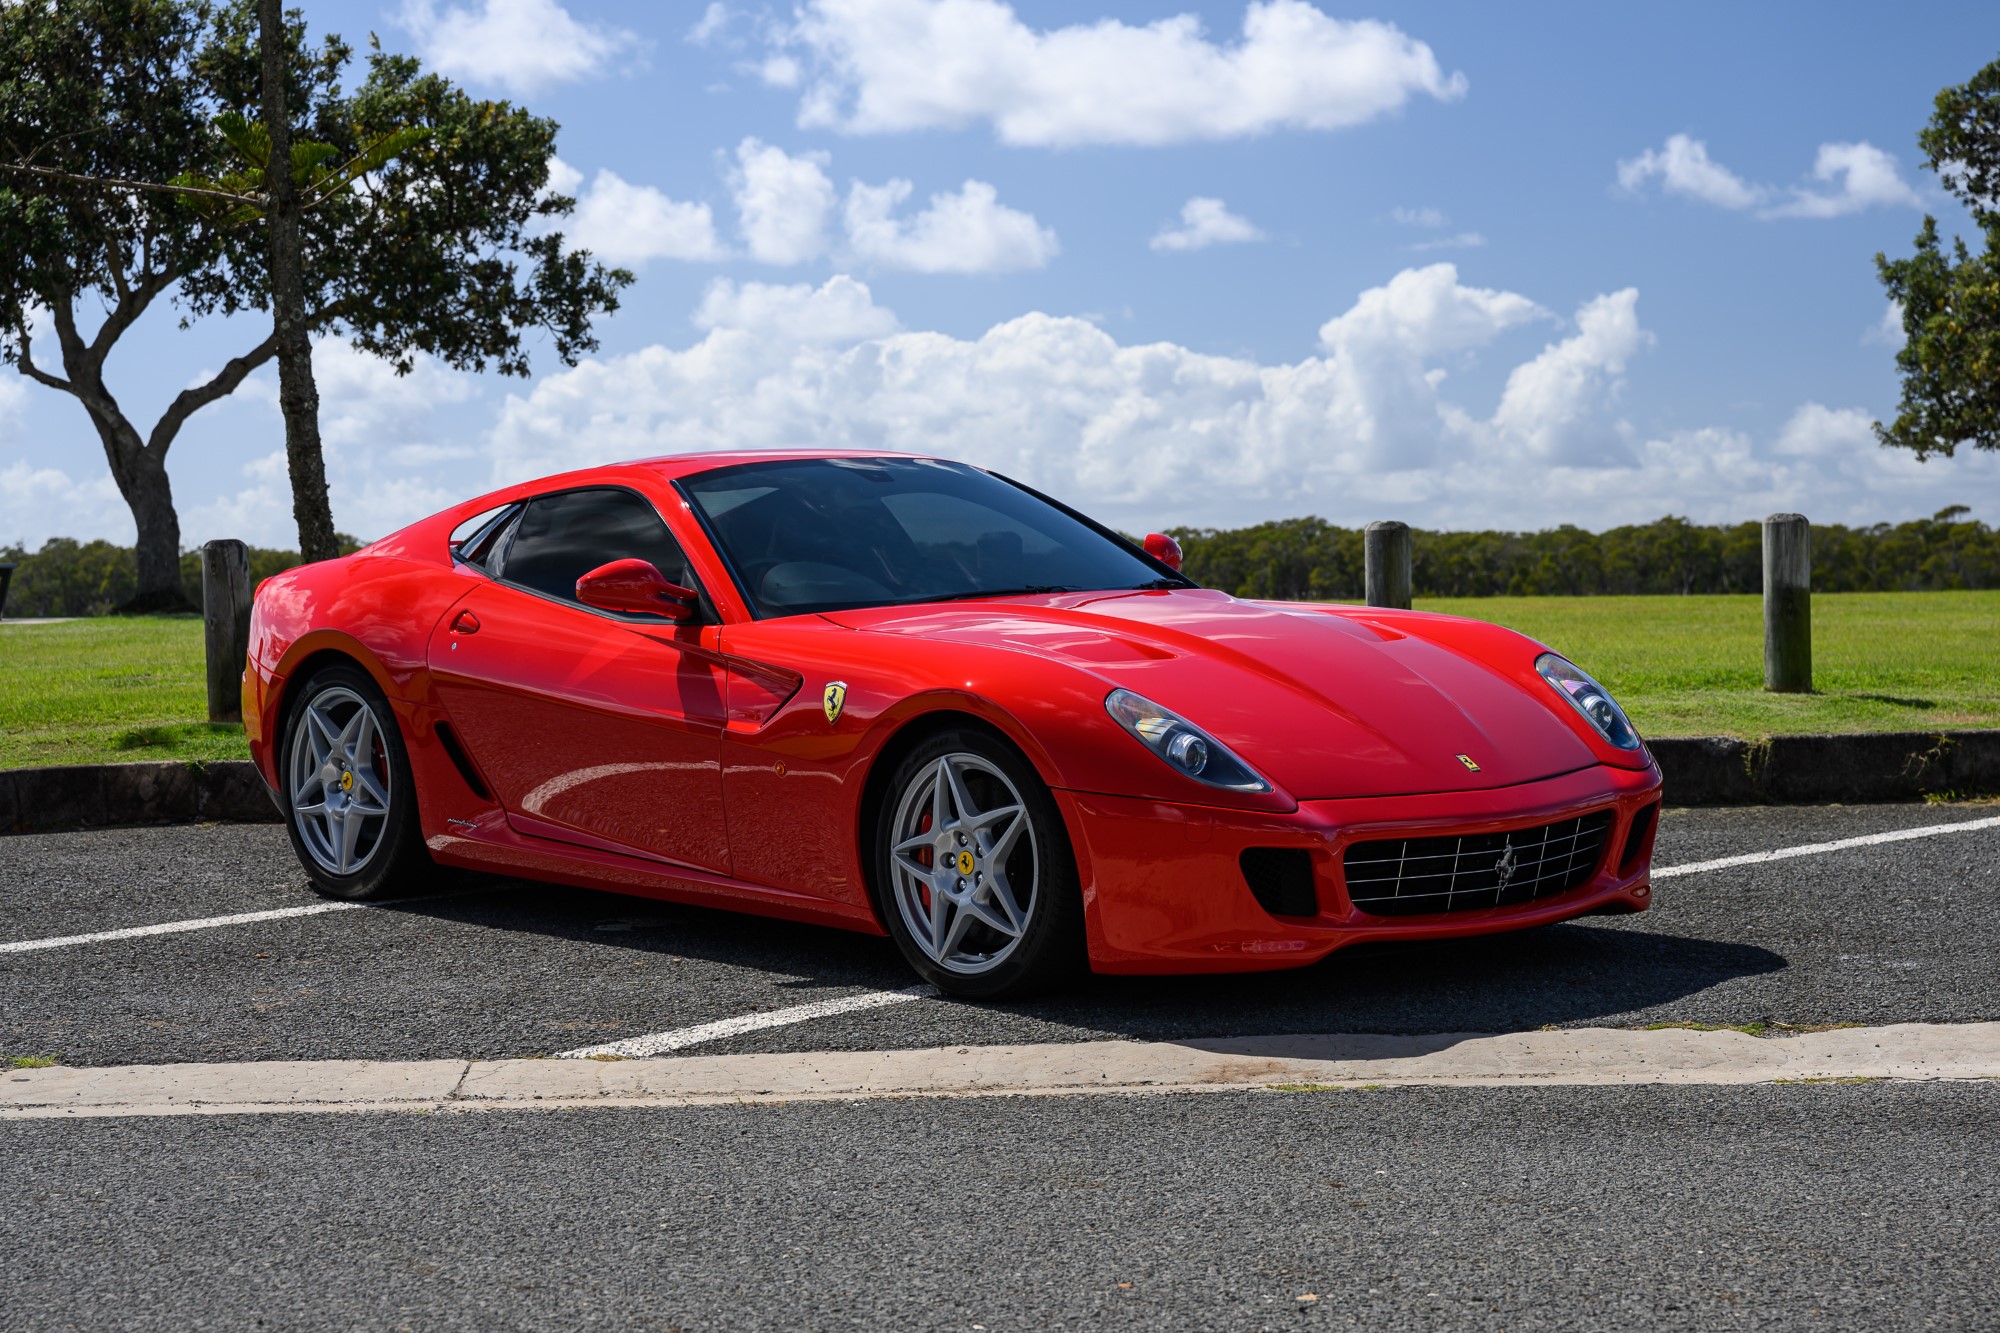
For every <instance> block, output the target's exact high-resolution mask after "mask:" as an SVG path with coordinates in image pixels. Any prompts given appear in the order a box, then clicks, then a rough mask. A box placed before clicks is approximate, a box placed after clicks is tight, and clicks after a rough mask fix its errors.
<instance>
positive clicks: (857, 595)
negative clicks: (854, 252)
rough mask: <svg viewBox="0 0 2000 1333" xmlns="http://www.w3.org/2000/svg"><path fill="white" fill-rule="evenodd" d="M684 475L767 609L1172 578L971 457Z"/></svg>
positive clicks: (775, 612)
mask: <svg viewBox="0 0 2000 1333" xmlns="http://www.w3.org/2000/svg"><path fill="white" fill-rule="evenodd" d="M681 486H682V488H683V489H684V490H685V491H686V492H687V494H688V497H689V499H690V500H692V501H693V502H694V505H695V507H696V508H697V509H698V510H699V511H700V513H701V516H702V518H703V519H704V520H706V522H707V524H708V528H709V531H710V532H712V533H713V534H714V536H715V540H716V544H717V545H718V546H720V547H721V548H722V555H723V558H724V559H726V560H727V561H728V562H729V564H730V566H731V568H732V569H733V570H734V571H735V573H736V578H737V582H738V583H739V584H741V585H742V588H743V591H744V593H745V595H746V596H748V597H749V599H750V603H751V610H752V611H753V612H754V613H755V614H756V615H758V616H783V615H796V614H799V613H801V612H808V611H837V610H844V609H848V608H852V607H862V606H886V605H892V604H897V603H904V602H929V601H938V600H949V599H954V598H963V597H977V596H980V595H982V594H998V593H1009V592H1067V591H1071V590H1077V589H1099V588H1138V587H1145V586H1149V585H1152V584H1153V583H1155V582H1156V581H1158V580H1160V579H1162V578H1163V577H1164V571H1162V570H1161V569H1160V567H1159V566H1157V565H1154V564H1153V563H1151V562H1150V561H1148V560H1147V559H1146V558H1145V556H1143V555H1141V554H1140V553H1139V552H1137V551H1135V550H1133V549H1132V548H1131V547H1130V546H1128V545H1126V544H1125V543H1124V542H1121V541H1119V540H1117V539H1116V538H1113V537H1111V536H1108V535H1106V534H1105V533H1103V532H1100V531H1099V530H1097V529H1096V528H1093V527H1092V526H1091V525H1090V524H1088V523H1085V522H1082V521H1079V520H1078V519H1076V518H1074V517H1072V516H1071V515H1069V514H1067V513H1064V512H1063V511H1062V510H1061V509H1058V508H1056V507H1055V506H1054V505H1051V504H1049V503H1048V502H1047V501H1045V500H1042V499H1040V498H1039V497H1037V496H1035V495H1032V494H1030V493H1029V492H1027V491H1024V490H1022V489H1021V488H1020V487H1018V486H1015V485H1012V484H1011V483H1008V482H1005V481H1002V480H1000V479H999V478H997V477H993V476H989V475H988V474H987V473H984V472H981V471H980V470H979V469H977V468H973V467H967V466H965V465H964V464H963V463H949V462H944V461H942V460H937V459H915V458H801V459H798V460H796V461H794V460H791V459H785V460H782V461H778V462H771V463H744V464H740V465H738V466H736V467H726V468H718V469H716V470H715V471H713V472H704V473H701V474H699V475H698V476H694V477H689V478H687V479H686V480H684V481H683V482H682V483H681ZM1173 582H1175V583H1178V582H1180V580H1177V579H1176V580H1173Z"/></svg>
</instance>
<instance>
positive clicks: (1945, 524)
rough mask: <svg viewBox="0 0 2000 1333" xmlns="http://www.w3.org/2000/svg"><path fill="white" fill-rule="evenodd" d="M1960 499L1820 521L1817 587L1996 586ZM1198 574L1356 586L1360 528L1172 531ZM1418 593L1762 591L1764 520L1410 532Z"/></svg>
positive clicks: (1988, 557)
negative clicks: (1909, 514)
mask: <svg viewBox="0 0 2000 1333" xmlns="http://www.w3.org/2000/svg"><path fill="white" fill-rule="evenodd" d="M1970 512H1971V511H1970V510H1969V509H1967V507H1966V506H1964V505H1953V506H1951V507H1950V508H1949V509H1945V510H1941V511H1940V512H1939V513H1937V514H1936V515H1935V516H1934V517H1931V518H1924V519H1918V520H1916V521H1915V522H1911V523H1897V524H1894V525H1891V524H1888V523H1877V524H1874V525H1873V526H1871V527H1865V528H1849V527H1842V526H1840V525H1839V524H1824V525H1822V524H1817V523H1816V524H1814V525H1813V530H1812V545H1813V575H1812V579H1813V588H1814V590H1815V591H1818V592H1908V591H1929V590H1933V589H1940V588H2000V530H1996V529H1994V528H1990V527H1988V526H1987V525H1986V524H1984V523H1980V522H1975V521H1973V520H1971V519H1968V518H1967V517H1966V515H1967V514H1969V513H1970ZM1172 535H1173V537H1174V538H1175V540H1177V541H1179V542H1180V544H1181V549H1182V550H1183V552H1184V553H1185V555H1186V561H1187V563H1186V572H1187V574H1188V576H1189V577H1190V578H1193V579H1194V580H1195V581H1196V582H1198V583H1201V584H1203V585H1204V586H1206V587H1210V588H1220V589H1222V590H1223V591H1225V592H1230V593H1234V594H1236V595H1237V596H1239V597H1266V598H1276V599H1280V600H1286V601H1312V600H1355V601H1358V600H1360V598H1361V596H1362V555H1361V529H1359V528H1339V527H1335V526H1334V525H1333V524H1331V523H1328V522H1326V521H1325V520H1324V519H1317V518H1292V519H1283V520H1280V521H1278V522H1272V523H1259V524H1257V525H1256V526H1254V527H1248V528H1231V529H1221V528H1179V529H1176V530H1174V531H1173V533H1172ZM1414 547H1415V550H1414V554H1413V556H1412V560H1411V565H1412V568H1411V571H1410V572H1411V576H1412V578H1413V580H1414V584H1415V590H1416V595H1417V596H1419V597H1500V596H1507V597H1526V596H1538V595H1540V596H1554V597H1588V596H1597V595H1601V594H1606V593H1655V594H1661V593H1666V594H1688V593H1718V592H1761V591H1763V586H1764V578H1763V530H1762V525H1761V524H1758V523H1735V524H1723V525H1716V526H1708V525H1703V524H1695V523H1689V522H1688V521H1687V520H1686V519H1681V518H1662V519H1659V520H1657V521H1655V522H1652V523H1646V524H1641V525H1634V526H1631V527H1623V528H1611V529H1609V530H1607V531H1604V532H1587V531H1585V530H1584V529H1582V528H1576V527H1570V526H1568V525H1565V526H1563V527H1559V528H1553V529H1550V530H1547V531H1543V532H1430V531H1425V530H1422V529H1419V530H1418V531H1417V532H1416V533H1415V541H1414Z"/></svg>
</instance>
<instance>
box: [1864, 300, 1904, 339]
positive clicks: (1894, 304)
mask: <svg viewBox="0 0 2000 1333" xmlns="http://www.w3.org/2000/svg"><path fill="white" fill-rule="evenodd" d="M1906 340H1907V335H1906V334H1905V333H1904V332H1903V303H1902V302H1901V301H1889V302H1887V303H1885V304H1884V305H1883V307H1882V318H1881V319H1879V320H1877V321H1876V322H1875V323H1874V324H1871V325H1870V326H1869V327H1868V328H1867V330H1866V331H1864V332H1863V333H1862V335H1861V341H1862V342H1864V343H1876V344H1879V345H1881V346H1883V347H1894V348H1897V349H1900V348H1901V347H1902V346H1903V343H1904V342H1905V341H1906Z"/></svg>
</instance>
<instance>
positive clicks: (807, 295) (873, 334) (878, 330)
mask: <svg viewBox="0 0 2000 1333" xmlns="http://www.w3.org/2000/svg"><path fill="white" fill-rule="evenodd" d="M694 323H695V327H696V328H702V329H730V330H735V331H737V332H741V333H746V334H751V335H753V336H756V337H759V338H767V339H777V340H779V341H786V342H797V343H813V344H818V343H854V342H861V341H864V340H866V339H869V338H883V337H887V336H888V335H889V334H891V333H894V332H895V331H896V330H897V328H898V327H899V326H898V324H897V322H896V316H895V314H894V313H892V312H891V311H889V310H885V309H884V308H883V307H881V306H878V305H876V304H875V298H874V296H873V295H872V294H870V292H869V290H868V288H867V286H866V285H865V284H863V283H860V282H857V281H855V280H854V279H853V278H850V277H848V276H847V275H846V274H841V275H839V276H837V277H833V278H829V279H827V280H826V282H825V283H823V284H822V285H820V286H818V287H813V286H811V285H809V284H806V283H797V284H793V285H789V286H775V285H772V284H768V283H762V282H746V283H743V284H742V285H741V286H739V285H737V284H736V283H733V282H731V281H729V280H728V279H727V278H718V279H717V280H716V281H714V282H712V283H710V284H709V287H708V290H707V291H706V292H704V293H703V294H702V298H701V305H700V306H699V307H697V308H696V310H695V312H694Z"/></svg>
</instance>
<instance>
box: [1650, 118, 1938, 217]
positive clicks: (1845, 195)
mask: <svg viewBox="0 0 2000 1333" xmlns="http://www.w3.org/2000/svg"><path fill="white" fill-rule="evenodd" d="M1654 180H1657V181H1659V182H1660V188H1661V189H1663V190H1665V191H1667V192H1668V193H1670V194H1682V195H1686V196H1688V197H1689V198H1691V199H1699V200H1701V201H1702V202H1703V203H1708V204H1714V205H1715V206H1716V207H1718V208H1728V209H1737V210H1743V209H1751V208H1755V209H1756V210H1757V216H1758V217H1760V218H1766V219H1770V218H1834V217H1841V216H1843V215H1845V214H1848V213H1858V212H1860V211H1861V210H1862V209H1865V208H1877V207H1910V208H1916V207H1921V206H1922V204H1923V200H1922V199H1921V198H1919V197H1918V195H1917V192H1916V191H1915V190H1913V189H1911V188H1910V185H1909V183H1908V182H1906V181H1905V180H1904V179H1903V176H1902V171H1901V169H1900V168H1899V167H1898V166H1897V165H1896V159H1895V158H1894V157H1892V156H1890V155H1889V154H1888V153H1885V152H1883V151H1882V150H1881V149H1879V148H1877V147H1875V145H1873V144H1870V143H1824V144H1821V145H1820V146H1819V154H1818V156H1817V157H1816V158H1815V159H1814V161H1813V171H1812V180H1813V181H1814V182H1816V183H1815V184H1812V185H1795V186H1793V187H1792V188H1791V189H1790V190H1788V191H1780V190H1777V189H1775V188H1773V187H1771V186H1769V185H1760V184H1756V183H1754V182H1751V181H1747V180H1744V179H1743V178H1742V177H1741V176H1738V175H1737V174H1736V173H1735V172H1733V171H1731V170H1729V168H1727V167H1725V166H1723V165H1722V164H1721V163H1720V162H1717V161H1715V160H1714V159H1713V158H1711V157H1710V156H1709V155H1708V145H1707V144H1704V143H1703V142H1702V141H1701V140H1699V139H1691V138H1689V137H1688V136H1687V135H1685V134H1676V135H1674V136H1673V137H1672V138H1670V139H1668V140H1667V142H1666V146H1665V147H1664V148H1649V149H1647V150H1646V151H1645V152H1643V153H1641V154H1639V156H1637V157H1634V158H1628V159H1626V160H1624V161H1621V162H1620V163H1619V164H1618V184H1619V185H1620V186H1621V187H1622V188H1623V189H1625V190H1627V191H1629V192H1631V193H1635V194H1636V193H1638V192H1639V191H1640V190H1642V189H1644V188H1645V186H1646V185H1647V183H1648V182H1650V181H1654ZM1774 201H1776V202H1774Z"/></svg>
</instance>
